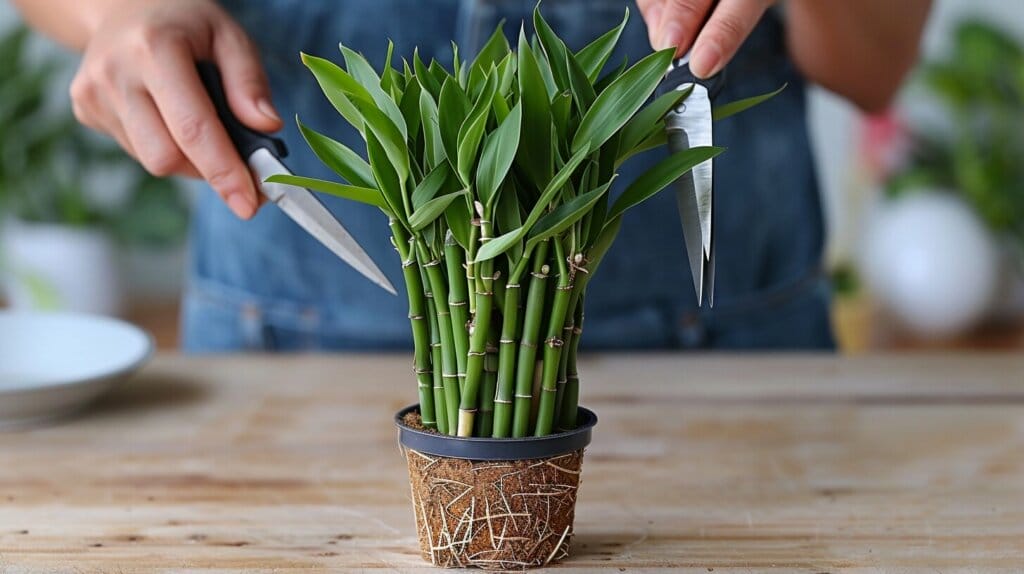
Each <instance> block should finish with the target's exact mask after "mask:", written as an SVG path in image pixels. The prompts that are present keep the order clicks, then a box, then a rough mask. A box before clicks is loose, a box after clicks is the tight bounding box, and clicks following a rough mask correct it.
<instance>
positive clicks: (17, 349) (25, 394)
mask: <svg viewBox="0 0 1024 574" xmlns="http://www.w3.org/2000/svg"><path fill="white" fill-rule="evenodd" d="M152 354H153V340H152V338H151V337H150V336H149V335H148V334H147V333H146V332H145V331H142V330H141V329H139V328H138V327H135V326H133V325H129V324H128V323H125V322H123V321H118V320H116V319H111V318H107V317H97V316H91V315H79V314H69V313H37V312H19V311H0V428H5V427H12V426H17V427H21V426H26V425H34V424H37V423H41V422H46V421H49V420H52V419H55V418H58V417H61V416H64V415H67V414H69V413H72V412H74V411H77V410H79V409H81V408H82V407H84V406H86V405H88V404H89V403H90V402H92V401H93V400H94V399H95V398H96V397H98V396H100V395H101V394H102V393H104V392H105V391H107V390H109V389H110V388H111V387H113V386H114V385H115V384H116V383H117V382H119V381H121V380H122V379H124V378H125V377H126V376H127V375H129V374H131V373H132V372H133V371H135V370H136V369H138V368H139V367H140V366H142V364H143V363H145V362H146V361H147V360H148V359H149V357H150V356H151V355H152Z"/></svg>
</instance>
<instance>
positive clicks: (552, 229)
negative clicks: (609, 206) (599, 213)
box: [526, 181, 612, 251]
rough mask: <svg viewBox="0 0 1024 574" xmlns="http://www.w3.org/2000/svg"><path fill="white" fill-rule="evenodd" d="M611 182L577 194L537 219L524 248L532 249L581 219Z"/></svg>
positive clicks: (603, 193) (601, 196)
mask: <svg viewBox="0 0 1024 574" xmlns="http://www.w3.org/2000/svg"><path fill="white" fill-rule="evenodd" d="M611 184H612V182H611V181H609V182H608V183H606V184H604V185H602V186H601V187H599V188H597V189H595V190H592V191H588V192H587V193H584V194H581V195H577V196H576V197H574V198H572V199H570V200H569V201H567V202H565V203H563V204H562V205H559V206H558V207H556V208H555V209H553V210H551V211H550V212H548V213H547V214H545V215H544V217H541V218H540V219H539V220H537V224H536V225H534V226H533V229H531V230H530V234H529V236H528V238H527V240H526V250H527V251H530V250H532V249H533V248H534V247H535V246H536V245H537V244H538V243H540V242H541V241H544V240H545V239H550V238H552V237H554V236H555V235H558V234H559V233H561V232H563V231H565V230H566V229H569V227H570V226H572V224H574V223H576V222H577V221H579V220H580V219H582V218H583V216H584V215H586V214H587V213H589V212H590V210H591V209H593V207H594V204H596V203H597V202H598V201H599V200H600V199H602V198H603V197H604V195H605V193H607V192H608V188H609V187H610V186H611Z"/></svg>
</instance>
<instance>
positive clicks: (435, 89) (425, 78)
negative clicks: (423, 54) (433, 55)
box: [412, 48, 441, 100]
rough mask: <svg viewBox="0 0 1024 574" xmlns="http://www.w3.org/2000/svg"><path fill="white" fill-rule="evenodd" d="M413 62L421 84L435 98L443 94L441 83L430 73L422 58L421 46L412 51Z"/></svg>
mask: <svg viewBox="0 0 1024 574" xmlns="http://www.w3.org/2000/svg"><path fill="white" fill-rule="evenodd" d="M412 64H413V69H414V70H416V79H417V80H419V82H420V86H422V87H423V89H425V90H427V92H429V93H430V96H431V97H432V98H434V100H437V99H438V98H439V97H440V95H441V83H440V82H438V81H437V79H436V78H434V76H432V75H431V74H430V72H429V71H428V70H427V66H426V65H424V63H423V60H421V59H420V49H419V48H416V49H415V50H413V52H412Z"/></svg>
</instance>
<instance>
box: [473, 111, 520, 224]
mask: <svg viewBox="0 0 1024 574" xmlns="http://www.w3.org/2000/svg"><path fill="white" fill-rule="evenodd" d="M522 121H523V107H522V106H521V105H519V104H516V107H514V108H512V111H511V112H509V115H508V117H507V118H505V121H503V122H501V125H499V126H498V129H496V130H494V132H492V133H491V134H490V135H489V136H487V141H486V142H484V149H483V151H482V152H481V153H480V165H479V167H478V168H477V171H476V193H477V196H478V197H479V198H480V201H481V202H482V203H483V204H484V205H485V206H487V207H488V208H489V207H490V206H491V205H492V203H493V202H494V198H495V196H496V195H497V191H498V188H499V186H501V183H502V181H503V180H504V179H505V176H506V175H507V174H508V170H509V168H511V167H512V161H513V160H515V157H516V151H517V150H518V149H519V132H520V127H521V125H522Z"/></svg>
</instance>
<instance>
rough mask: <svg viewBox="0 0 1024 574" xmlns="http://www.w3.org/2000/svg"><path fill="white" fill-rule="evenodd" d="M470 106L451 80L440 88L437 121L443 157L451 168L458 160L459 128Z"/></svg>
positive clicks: (460, 89) (464, 95)
mask: <svg viewBox="0 0 1024 574" xmlns="http://www.w3.org/2000/svg"><path fill="white" fill-rule="evenodd" d="M469 109H470V104H469V99H468V98H467V97H466V94H465V92H463V91H462V88H461V87H460V86H459V83H458V82H457V81H455V80H454V79H452V78H449V79H447V80H445V82H444V84H443V85H442V86H441V99H440V100H439V102H438V104H437V119H438V123H439V127H440V131H441V142H442V143H443V144H444V151H445V155H447V156H448V158H449V161H450V162H451V163H452V167H453V168H457V167H458V165H457V162H458V159H459V128H460V127H461V126H462V124H463V122H464V121H465V120H466V116H467V115H468V114H469Z"/></svg>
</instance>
